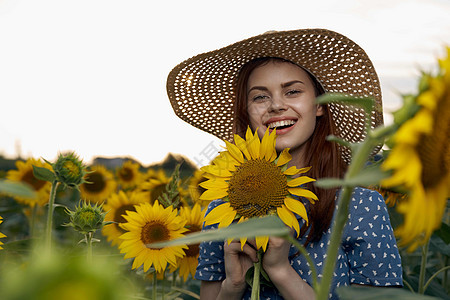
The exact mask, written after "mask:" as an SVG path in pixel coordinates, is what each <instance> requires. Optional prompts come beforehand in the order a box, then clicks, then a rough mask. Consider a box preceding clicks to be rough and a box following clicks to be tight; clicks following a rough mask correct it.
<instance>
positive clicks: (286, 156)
mask: <svg viewBox="0 0 450 300" xmlns="http://www.w3.org/2000/svg"><path fill="white" fill-rule="evenodd" d="M291 159H292V155H291V154H290V153H289V148H284V149H283V151H282V152H281V153H280V155H279V156H278V161H277V167H280V166H282V165H285V164H287V163H288V162H289V161H290V160H291ZM286 171H287V170H286Z"/></svg>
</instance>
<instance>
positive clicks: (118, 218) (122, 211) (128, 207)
mask: <svg viewBox="0 0 450 300" xmlns="http://www.w3.org/2000/svg"><path fill="white" fill-rule="evenodd" d="M127 211H136V209H135V208H134V205H133V204H125V205H122V206H121V207H119V208H117V209H116V212H115V214H114V222H116V223H114V225H115V226H116V228H117V229H118V230H119V231H120V232H123V233H125V232H126V230H124V229H122V228H121V227H120V226H119V224H118V223H125V222H127V220H126V219H125V218H124V217H123V215H126V212H127Z"/></svg>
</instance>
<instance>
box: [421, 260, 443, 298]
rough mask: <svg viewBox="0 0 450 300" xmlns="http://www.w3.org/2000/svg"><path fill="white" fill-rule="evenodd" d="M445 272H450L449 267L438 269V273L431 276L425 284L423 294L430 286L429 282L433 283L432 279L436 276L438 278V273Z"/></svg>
mask: <svg viewBox="0 0 450 300" xmlns="http://www.w3.org/2000/svg"><path fill="white" fill-rule="evenodd" d="M447 270H450V266H446V267H443V268H441V269H439V270H438V271H436V273H434V274H433V276H431V277H430V278H429V279H428V281H427V283H425V286H424V287H423V292H424V293H425V292H426V290H427V288H428V286H429V285H430V283H431V281H433V279H434V278H436V276H438V275H439V273H441V272H444V271H447ZM444 287H445V286H444Z"/></svg>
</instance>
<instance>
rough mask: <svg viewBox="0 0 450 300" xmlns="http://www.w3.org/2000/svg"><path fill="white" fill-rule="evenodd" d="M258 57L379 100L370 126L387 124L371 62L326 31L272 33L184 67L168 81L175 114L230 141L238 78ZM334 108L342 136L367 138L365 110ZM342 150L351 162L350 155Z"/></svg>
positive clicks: (328, 87)
mask: <svg viewBox="0 0 450 300" xmlns="http://www.w3.org/2000/svg"><path fill="white" fill-rule="evenodd" d="M258 57H280V58H284V59H287V60H289V61H292V62H294V63H296V64H298V65H300V66H302V67H303V68H304V69H306V70H307V71H308V72H310V73H311V74H313V75H314V76H315V77H316V79H317V80H318V81H319V82H320V84H321V85H322V86H323V88H324V90H325V92H327V93H345V94H348V95H351V96H357V97H367V96H370V97H372V98H374V99H375V101H376V103H375V109H374V111H373V113H372V116H371V126H372V128H375V127H377V126H379V125H381V124H382V123H383V113H382V101H381V90H380V82H379V80H378V76H377V74H376V72H375V69H374V67H373V65H372V62H371V61H370V59H369V57H368V56H367V54H366V53H365V51H364V50H363V49H362V48H361V47H360V46H358V45H357V44H356V43H355V42H353V41H352V40H350V39H349V38H347V37H345V36H343V35H341V34H339V33H336V32H333V31H330V30H326V29H300V30H292V31H271V32H267V33H264V34H262V35H258V36H255V37H251V38H249V39H246V40H243V41H240V42H237V43H234V44H232V45H229V46H227V47H224V48H221V49H218V50H214V51H211V52H207V53H203V54H199V55H197V56H194V57H192V58H190V59H187V60H186V61H184V62H182V63H180V64H179V65H177V66H176V67H175V68H174V69H173V70H172V71H171V72H170V74H169V76H168V78H167V94H168V96H169V99H170V102H171V104H172V107H173V109H174V111H175V113H176V115H177V116H178V117H180V118H181V119H182V120H184V121H186V122H187V123H189V124H191V125H192V126H194V127H197V128H199V129H201V130H203V131H206V132H208V133H211V134H213V135H215V136H217V137H218V138H220V139H226V140H231V139H232V136H233V132H232V128H233V117H234V113H233V105H234V101H235V94H234V83H235V80H236V76H237V74H238V73H239V70H240V69H241V67H242V66H243V65H244V64H245V63H247V62H248V61H250V60H252V59H254V58H258ZM329 108H330V111H331V114H332V116H333V120H334V122H335V124H336V127H337V131H338V132H337V135H338V136H340V137H341V138H343V139H345V140H347V141H349V142H359V141H362V140H363V139H364V137H365V135H366V133H365V126H364V113H363V111H362V110H360V109H355V107H352V106H345V105H342V104H335V103H333V104H330V105H329ZM343 150H344V152H343V158H344V160H345V161H347V162H348V161H349V160H350V152H349V151H348V149H343Z"/></svg>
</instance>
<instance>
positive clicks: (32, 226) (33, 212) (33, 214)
mask: <svg viewBox="0 0 450 300" xmlns="http://www.w3.org/2000/svg"><path fill="white" fill-rule="evenodd" d="M37 210H38V205H37V204H35V205H34V206H33V207H32V208H31V217H30V238H33V237H34V235H35V232H36V228H35V227H36V218H37Z"/></svg>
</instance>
